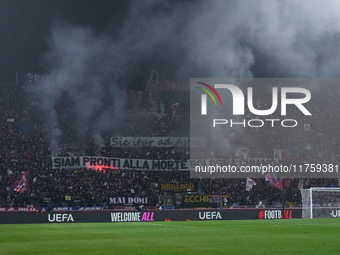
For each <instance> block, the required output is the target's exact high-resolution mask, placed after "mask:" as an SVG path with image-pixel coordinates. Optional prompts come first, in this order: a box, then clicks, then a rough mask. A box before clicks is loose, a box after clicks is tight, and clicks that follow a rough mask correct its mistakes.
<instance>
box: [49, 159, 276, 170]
mask: <svg viewBox="0 0 340 255" xmlns="http://www.w3.org/2000/svg"><path fill="white" fill-rule="evenodd" d="M261 164H262V165H268V164H270V165H272V166H274V165H277V164H278V160H277V159H270V158H247V159H242V158H241V159H197V160H191V161H190V160H151V159H123V158H108V157H95V156H78V157H52V167H53V168H64V169H72V168H91V169H97V168H101V169H102V168H109V169H130V170H174V169H178V170H182V171H189V170H190V169H195V166H216V165H219V166H228V165H231V166H236V167H237V168H239V167H240V166H246V165H250V166H254V165H256V166H257V165H258V166H259V165H261Z"/></svg>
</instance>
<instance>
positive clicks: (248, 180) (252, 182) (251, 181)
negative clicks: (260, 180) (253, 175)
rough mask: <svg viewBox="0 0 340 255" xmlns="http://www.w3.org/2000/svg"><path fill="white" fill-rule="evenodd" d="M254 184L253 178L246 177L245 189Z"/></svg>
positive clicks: (249, 188) (247, 189) (250, 187)
mask: <svg viewBox="0 0 340 255" xmlns="http://www.w3.org/2000/svg"><path fill="white" fill-rule="evenodd" d="M255 185H256V182H255V181H254V180H253V179H250V178H247V183H246V191H250V190H251V189H252V188H253V186H255Z"/></svg>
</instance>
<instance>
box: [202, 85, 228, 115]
mask: <svg viewBox="0 0 340 255" xmlns="http://www.w3.org/2000/svg"><path fill="white" fill-rule="evenodd" d="M197 83H198V84H201V85H203V86H205V87H207V88H209V89H210V90H211V91H212V92H213V93H214V94H215V95H216V96H217V98H218V100H219V101H220V104H221V106H222V100H221V97H220V95H219V94H218V93H217V91H216V90H215V89H214V88H213V87H212V86H210V85H209V84H206V83H203V82H197ZM197 88H198V89H201V90H203V91H204V92H206V93H207V94H208V95H209V96H210V97H211V98H212V100H213V101H214V103H215V106H217V103H216V100H215V98H214V96H213V95H212V94H211V92H210V91H209V90H207V89H203V88H201V87H197ZM207 94H202V95H201V102H202V103H201V114H202V115H207Z"/></svg>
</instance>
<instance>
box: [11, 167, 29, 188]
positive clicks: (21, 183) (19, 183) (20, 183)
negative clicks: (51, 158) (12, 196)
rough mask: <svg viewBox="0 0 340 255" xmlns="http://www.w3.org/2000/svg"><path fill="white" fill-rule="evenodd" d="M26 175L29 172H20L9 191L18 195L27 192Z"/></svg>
mask: <svg viewBox="0 0 340 255" xmlns="http://www.w3.org/2000/svg"><path fill="white" fill-rule="evenodd" d="M28 175H29V171H24V172H21V174H20V175H19V176H18V178H17V180H16V181H15V182H14V184H13V185H12V186H11V189H12V190H14V191H17V192H19V193H24V192H27V190H28Z"/></svg>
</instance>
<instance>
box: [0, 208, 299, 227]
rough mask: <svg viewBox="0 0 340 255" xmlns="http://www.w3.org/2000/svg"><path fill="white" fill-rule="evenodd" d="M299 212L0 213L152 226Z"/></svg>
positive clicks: (4, 218) (4, 220)
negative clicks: (171, 222) (160, 223)
mask: <svg viewBox="0 0 340 255" xmlns="http://www.w3.org/2000/svg"><path fill="white" fill-rule="evenodd" d="M301 217H302V210H301V209H286V210H284V213H282V210H280V209H277V208H276V209H270V208H263V209H226V210H197V209H196V210H168V211H162V212H159V211H93V212H91V211H61V212H36V213H24V212H22V213H20V212H19V213H0V224H27V223H85V222H89V223H90V222H155V221H188V220H190V221H200V220H266V219H268V220H269V219H283V218H285V219H293V218H301Z"/></svg>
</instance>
